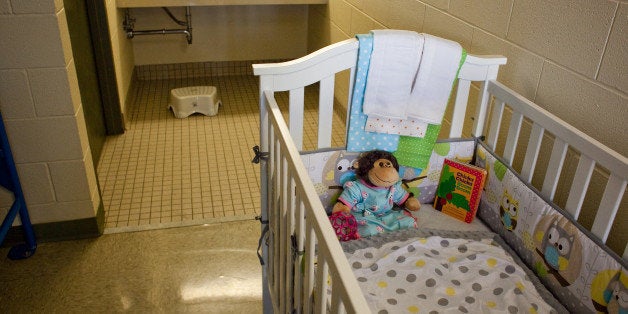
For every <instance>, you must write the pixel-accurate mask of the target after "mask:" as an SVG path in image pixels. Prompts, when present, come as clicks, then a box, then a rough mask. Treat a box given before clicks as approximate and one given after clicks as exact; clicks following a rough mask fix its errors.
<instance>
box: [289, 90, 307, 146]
mask: <svg viewBox="0 0 628 314" xmlns="http://www.w3.org/2000/svg"><path fill="white" fill-rule="evenodd" d="M304 97H305V88H304V87H300V88H296V89H292V90H290V96H289V97H288V101H289V103H290V108H289V113H290V119H289V120H288V123H290V134H291V135H292V139H294V145H295V146H296V147H297V149H298V150H302V149H303V102H304Z"/></svg>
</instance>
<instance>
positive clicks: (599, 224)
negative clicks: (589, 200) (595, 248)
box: [591, 174, 626, 243]
mask: <svg viewBox="0 0 628 314" xmlns="http://www.w3.org/2000/svg"><path fill="white" fill-rule="evenodd" d="M625 190H626V180H625V179H622V178H620V177H619V176H618V175H615V174H611V175H610V177H609V178H608V183H606V189H605V190H604V195H603V196H602V200H601V201H600V207H599V208H598V210H597V214H596V215H595V220H594V221H593V226H592V227H591V232H593V234H595V235H596V236H598V237H600V239H601V240H602V242H605V243H606V238H608V233H609V232H610V231H611V227H612V226H613V224H612V222H613V221H614V220H615V215H617V210H618V209H619V203H620V202H621V198H622V197H623V196H624V191H625Z"/></svg>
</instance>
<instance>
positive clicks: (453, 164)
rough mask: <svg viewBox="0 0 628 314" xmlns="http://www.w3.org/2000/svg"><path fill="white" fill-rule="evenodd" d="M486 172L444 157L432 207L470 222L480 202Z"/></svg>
mask: <svg viewBox="0 0 628 314" xmlns="http://www.w3.org/2000/svg"><path fill="white" fill-rule="evenodd" d="M486 174H487V172H486V170H485V169H483V168H480V167H476V166H473V165H470V164H467V163H462V162H457V161H455V160H451V159H445V162H444V164H443V170H442V172H441V175H440V181H439V183H438V189H437V190H436V198H435V200H434V208H436V209H437V210H439V211H442V212H443V213H445V214H447V215H450V216H452V217H454V218H456V219H459V220H462V221H464V222H467V223H470V222H471V221H473V218H474V217H475V213H476V212H477V210H478V206H479V204H480V196H481V194H482V188H483V187H484V181H485V180H486Z"/></svg>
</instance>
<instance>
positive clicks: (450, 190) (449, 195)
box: [436, 165, 470, 211]
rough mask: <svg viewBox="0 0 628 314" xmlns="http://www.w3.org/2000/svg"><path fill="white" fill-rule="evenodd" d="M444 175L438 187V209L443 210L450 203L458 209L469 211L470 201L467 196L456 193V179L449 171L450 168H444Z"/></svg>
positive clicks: (446, 166)
mask: <svg viewBox="0 0 628 314" xmlns="http://www.w3.org/2000/svg"><path fill="white" fill-rule="evenodd" d="M442 171H443V173H442V175H441V182H440V185H439V186H438V192H437V194H436V195H437V196H438V198H439V201H438V204H436V209H438V210H442V209H443V206H445V204H447V203H450V204H452V205H454V206H456V207H459V208H462V209H464V210H466V211H469V210H470V208H469V200H468V199H467V197H466V196H465V195H462V194H460V193H457V192H456V177H455V176H454V173H453V172H451V171H450V170H449V166H448V165H445V166H444V167H443V170H442Z"/></svg>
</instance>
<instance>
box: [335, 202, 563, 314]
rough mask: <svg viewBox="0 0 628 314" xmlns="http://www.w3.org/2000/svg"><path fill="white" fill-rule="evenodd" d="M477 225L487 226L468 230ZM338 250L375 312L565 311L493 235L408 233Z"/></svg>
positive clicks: (349, 244) (431, 231)
mask: <svg viewBox="0 0 628 314" xmlns="http://www.w3.org/2000/svg"><path fill="white" fill-rule="evenodd" d="M426 213H428V215H429V217H438V216H440V215H438V214H439V213H436V215H432V214H431V213H429V211H426ZM436 219H440V217H438V218H436ZM457 222H458V221H453V222H452V224H451V225H450V227H446V228H449V229H455V228H456V227H457V226H458V227H459V226H460V225H459V224H458V223H457ZM427 223H428V222H427V221H426V224H427ZM477 226H482V227H485V226H483V225H481V224H476V225H475V226H471V225H469V226H468V227H477ZM469 229H471V228H469ZM343 249H344V251H345V254H346V256H347V259H348V261H349V264H350V265H351V267H352V269H353V272H354V274H355V276H356V278H357V279H358V283H359V285H360V288H361V289H362V292H363V293H364V296H365V298H366V300H367V302H368V303H369V307H370V308H371V310H372V312H373V313H382V312H387V313H400V312H430V311H437V312H448V311H456V312H458V311H460V312H463V313H476V312H487V311H488V312H490V311H497V312H504V313H508V312H510V313H516V312H517V310H522V309H523V310H525V312H528V311H529V312H538V313H567V311H566V310H565V308H564V307H563V306H562V305H561V304H560V303H559V302H558V301H557V300H556V299H555V298H554V297H553V296H552V294H551V293H550V292H549V291H547V290H546V289H545V287H543V285H542V284H541V283H540V282H539V280H538V279H537V278H536V277H535V276H534V275H533V274H532V272H531V271H530V270H529V269H528V268H527V267H526V266H525V265H524V264H523V262H522V261H521V260H520V259H519V258H518V257H517V256H516V255H515V254H513V252H512V251H511V250H510V249H509V247H508V246H507V245H506V244H505V242H504V241H503V240H502V239H501V238H500V237H499V236H498V235H496V234H495V233H492V232H488V231H478V230H465V231H460V230H457V231H446V230H436V229H429V228H420V229H408V230H404V231H400V232H392V233H386V234H381V235H377V236H373V237H370V238H363V239H360V240H354V241H349V242H344V243H343Z"/></svg>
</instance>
